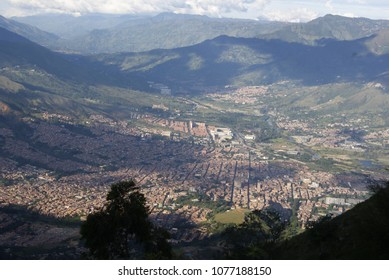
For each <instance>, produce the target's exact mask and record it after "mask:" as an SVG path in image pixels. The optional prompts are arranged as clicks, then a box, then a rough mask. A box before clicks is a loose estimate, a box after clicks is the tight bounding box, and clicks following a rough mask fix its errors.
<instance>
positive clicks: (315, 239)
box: [273, 188, 389, 260]
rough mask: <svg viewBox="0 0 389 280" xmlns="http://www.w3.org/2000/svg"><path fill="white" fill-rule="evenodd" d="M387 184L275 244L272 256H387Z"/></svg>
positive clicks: (388, 212)
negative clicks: (385, 186) (333, 214)
mask: <svg viewBox="0 0 389 280" xmlns="http://www.w3.org/2000/svg"><path fill="white" fill-rule="evenodd" d="M388 199H389V188H386V189H383V190H381V191H379V192H378V193H377V194H375V195H374V196H372V197H371V198H370V199H368V200H367V201H365V202H362V203H360V204H358V205H357V206H355V207H354V208H353V209H351V210H349V211H347V212H346V213H344V214H342V215H340V216H338V217H336V218H334V219H332V220H330V221H325V222H322V223H319V224H317V225H316V226H315V227H314V228H312V229H310V230H307V231H305V232H304V233H302V234H300V235H298V236H296V237H294V238H292V239H290V240H287V241H285V242H283V243H281V244H279V245H278V246H276V249H275V251H274V254H273V258H275V259H369V260H370V259H388V258H389V252H388V251H387V250H386V248H387V247H388V245H389V207H388V204H387V201H388Z"/></svg>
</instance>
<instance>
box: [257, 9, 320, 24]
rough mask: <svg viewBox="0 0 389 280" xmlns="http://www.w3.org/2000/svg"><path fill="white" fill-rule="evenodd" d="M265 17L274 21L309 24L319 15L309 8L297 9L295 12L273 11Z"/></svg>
mask: <svg viewBox="0 0 389 280" xmlns="http://www.w3.org/2000/svg"><path fill="white" fill-rule="evenodd" d="M263 16H264V17H265V18H267V19H268V20H274V21H287V22H307V21H310V20H313V19H315V18H317V17H318V16H319V14H318V13H317V12H315V11H312V10H309V9H307V8H297V9H293V10H276V11H274V10H273V11H269V12H266V13H264V14H263Z"/></svg>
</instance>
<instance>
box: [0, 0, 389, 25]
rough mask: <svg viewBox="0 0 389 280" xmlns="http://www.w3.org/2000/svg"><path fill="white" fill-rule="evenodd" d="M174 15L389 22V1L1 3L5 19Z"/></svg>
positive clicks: (84, 0) (85, 0) (49, 0)
mask: <svg viewBox="0 0 389 280" xmlns="http://www.w3.org/2000/svg"><path fill="white" fill-rule="evenodd" d="M161 12H174V13H185V14H201V15H207V16H211V17H229V18H248V19H269V20H278V21H290V22H305V21H309V20H312V19H314V18H317V17H320V16H324V15H326V14H335V15H342V16H348V17H367V18H371V19H389V1H388V0H310V1H308V0H277V1H276V0H0V15H3V16H5V17H12V16H26V15H35V14H43V13H64V14H73V15H82V14H88V13H108V14H144V13H145V14H157V13H161Z"/></svg>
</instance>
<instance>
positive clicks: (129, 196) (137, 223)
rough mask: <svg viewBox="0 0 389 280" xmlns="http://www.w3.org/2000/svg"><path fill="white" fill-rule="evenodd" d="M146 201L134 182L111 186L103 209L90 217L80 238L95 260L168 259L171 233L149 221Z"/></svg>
mask: <svg viewBox="0 0 389 280" xmlns="http://www.w3.org/2000/svg"><path fill="white" fill-rule="evenodd" d="M149 212H150V211H149V208H148V207H147V206H146V199H145V197H144V195H143V194H142V193H140V192H139V188H138V187H136V185H135V183H134V181H123V182H119V183H116V184H113V185H111V190H110V191H109V192H108V195H107V202H106V204H105V205H104V207H103V208H102V209H101V210H100V211H97V212H95V213H92V214H90V215H88V217H87V220H86V221H85V222H84V223H83V224H82V225H81V238H82V239H83V240H84V241H85V246H86V247H87V248H89V252H90V256H91V257H92V258H95V259H168V258H171V247H170V244H169V243H168V242H167V239H168V238H169V234H168V233H167V232H166V231H165V230H164V229H162V228H158V227H156V226H155V225H154V224H153V223H152V222H151V221H150V220H149V217H148V216H149Z"/></svg>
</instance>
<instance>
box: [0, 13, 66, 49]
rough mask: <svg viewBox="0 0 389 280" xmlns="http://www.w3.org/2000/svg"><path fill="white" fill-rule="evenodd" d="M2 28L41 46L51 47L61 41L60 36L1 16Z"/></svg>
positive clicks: (0, 25) (0, 24)
mask: <svg viewBox="0 0 389 280" xmlns="http://www.w3.org/2000/svg"><path fill="white" fill-rule="evenodd" d="M0 27H2V28H5V29H7V30H9V31H11V32H15V33H16V34H19V35H20V36H23V37H26V38H28V39H29V40H31V41H33V42H36V43H38V44H41V45H49V44H52V43H53V42H55V41H57V40H58V39H59V37H58V36H56V35H54V34H52V33H49V32H45V31H42V30H40V29H39V28H36V27H34V26H31V25H28V24H23V23H20V22H18V21H15V20H12V19H7V18H5V17H2V16H1V15H0Z"/></svg>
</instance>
